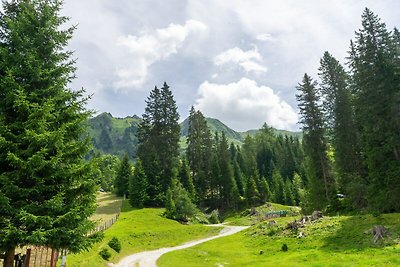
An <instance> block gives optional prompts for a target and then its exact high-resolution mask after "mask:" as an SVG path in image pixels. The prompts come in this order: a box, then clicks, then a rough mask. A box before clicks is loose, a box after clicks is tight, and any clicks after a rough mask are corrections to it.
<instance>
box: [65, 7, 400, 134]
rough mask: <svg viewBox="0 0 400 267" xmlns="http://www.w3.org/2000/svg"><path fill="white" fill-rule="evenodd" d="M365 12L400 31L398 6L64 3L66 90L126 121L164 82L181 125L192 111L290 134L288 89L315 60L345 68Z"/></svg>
mask: <svg viewBox="0 0 400 267" xmlns="http://www.w3.org/2000/svg"><path fill="white" fill-rule="evenodd" d="M365 7H368V8H370V9H371V10H372V11H373V12H374V13H375V14H377V15H378V16H379V17H380V18H381V19H382V21H383V22H385V23H386V25H387V27H388V28H389V29H392V28H393V27H395V26H400V1H398V0H380V1H376V0H330V1H326V0H324V1H316V0H307V1H305V0H280V1H272V0H241V1H239V0H168V1H167V0H158V1H156V0H140V1H139V0H118V1H116V0H113V1H112V0H84V1H78V0H64V9H63V11H62V14H63V15H66V16H69V17H70V21H69V22H68V23H70V24H73V25H77V29H76V31H75V34H74V36H73V38H72V40H71V41H70V43H69V46H68V49H70V50H72V51H74V57H75V58H76V59H77V72H76V75H77V78H76V79H75V80H74V81H73V83H72V84H71V87H72V88H73V89H80V88H82V87H83V88H85V90H86V91H87V93H88V94H91V95H92V99H91V100H90V101H89V104H88V108H90V109H94V110H95V111H97V112H98V113H101V112H110V113H111V114H112V115H113V116H114V117H125V116H132V115H138V116H141V115H142V114H143V112H144V108H145V105H146V102H145V100H146V99H147V97H148V95H149V93H150V91H151V90H152V89H153V88H154V86H158V87H161V86H162V85H163V83H164V82H167V83H168V85H169V86H170V88H171V90H172V92H173V94H174V98H175V100H176V102H177V106H178V111H179V113H180V115H181V120H183V119H185V118H186V117H187V116H188V113H189V110H190V108H191V106H194V107H195V108H196V109H198V110H201V111H202V113H203V114H204V115H205V116H207V117H213V118H217V119H219V120H221V121H222V122H224V123H225V124H227V125H228V126H229V127H231V128H233V129H234V130H237V131H245V130H249V129H257V128H260V127H261V126H262V125H263V123H264V122H266V123H267V124H268V125H270V126H273V127H275V128H279V129H286V130H298V129H299V124H298V123H297V122H298V115H297V113H298V111H297V103H296V97H295V95H296V85H297V84H298V83H299V82H300V81H301V79H302V77H303V75H304V73H306V72H307V73H308V74H310V75H311V76H313V77H314V78H317V73H318V65H319V60H320V58H321V57H322V55H323V53H324V51H329V52H330V53H331V54H333V55H334V56H335V57H336V58H337V59H338V60H339V61H341V62H342V63H345V61H346V60H345V58H346V56H347V51H348V48H349V43H350V39H352V38H354V32H355V31H356V30H357V29H359V28H360V27H361V14H362V12H363V10H364V9H365Z"/></svg>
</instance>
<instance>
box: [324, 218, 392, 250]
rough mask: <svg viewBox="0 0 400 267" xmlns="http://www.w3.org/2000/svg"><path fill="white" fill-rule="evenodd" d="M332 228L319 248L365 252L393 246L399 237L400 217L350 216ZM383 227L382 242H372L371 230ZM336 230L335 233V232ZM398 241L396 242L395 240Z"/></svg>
mask: <svg viewBox="0 0 400 267" xmlns="http://www.w3.org/2000/svg"><path fill="white" fill-rule="evenodd" d="M337 224H339V225H333V226H332V232H331V234H329V235H327V236H326V237H325V238H324V241H325V244H324V245H323V246H322V247H321V249H322V250H327V251H330V252H332V251H348V250H359V251H361V250H365V249H370V248H382V247H385V246H389V245H393V244H395V243H396V239H397V238H398V237H399V235H400V215H399V214H385V215H382V216H379V217H373V216H372V215H360V216H352V217H349V218H347V219H343V220H341V221H340V222H337ZM375 225H383V226H385V228H387V233H386V235H385V238H384V240H380V241H378V242H376V243H374V241H373V235H372V231H371V230H372V228H373V227H374V226H375ZM335 230H336V231H335ZM397 241H398V240H397Z"/></svg>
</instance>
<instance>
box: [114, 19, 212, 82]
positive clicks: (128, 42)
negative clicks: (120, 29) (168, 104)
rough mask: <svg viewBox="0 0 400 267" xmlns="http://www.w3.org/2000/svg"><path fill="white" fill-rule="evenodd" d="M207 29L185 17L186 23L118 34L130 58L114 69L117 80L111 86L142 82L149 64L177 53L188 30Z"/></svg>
mask: <svg viewBox="0 0 400 267" xmlns="http://www.w3.org/2000/svg"><path fill="white" fill-rule="evenodd" d="M206 29H207V27H206V25H205V24H204V23H202V22H200V21H196V20H188V21H187V22H186V23H185V25H179V24H170V25H169V26H168V27H167V28H163V29H157V30H156V31H155V32H153V33H151V34H143V35H141V36H132V35H127V36H121V37H119V38H118V44H119V45H120V47H121V49H126V55H127V57H129V58H130V61H129V64H128V65H125V66H122V67H119V68H118V69H117V71H116V75H117V77H118V80H117V81H116V82H114V86H115V87H116V88H127V87H138V86H140V85H142V84H143V83H144V82H145V80H146V77H147V75H148V69H149V67H150V66H151V65H152V64H154V63H155V62H157V61H159V60H162V59H165V58H167V57H168V56H170V55H172V54H176V53H178V49H179V48H180V47H181V46H182V45H183V43H184V41H185V40H186V39H187V37H188V36H189V35H190V34H191V33H194V32H201V31H205V30H206Z"/></svg>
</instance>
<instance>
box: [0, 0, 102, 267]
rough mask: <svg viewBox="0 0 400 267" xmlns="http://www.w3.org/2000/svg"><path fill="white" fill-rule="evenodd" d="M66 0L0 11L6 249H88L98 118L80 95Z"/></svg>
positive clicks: (0, 242) (0, 234) (1, 198)
mask: <svg viewBox="0 0 400 267" xmlns="http://www.w3.org/2000/svg"><path fill="white" fill-rule="evenodd" d="M61 7H62V1H58V0H46V1H45V0H32V1H23V0H16V1H9V2H5V1H4V2H3V10H4V13H1V14H0V95H1V96H0V99H1V100H0V218H1V219H0V252H5V255H6V258H5V262H4V266H7V267H11V266H13V257H14V250H15V248H16V247H17V246H24V245H28V244H29V245H39V246H40V245H43V246H48V247H52V248H55V249H68V250H69V251H71V252H77V251H80V250H83V249H87V248H88V247H89V246H90V244H92V243H93V241H94V240H93V238H91V237H89V236H88V235H87V233H88V232H89V231H91V230H92V229H93V227H94V223H93V222H91V221H90V220H89V217H90V216H91V214H92V213H93V212H94V211H95V201H96V198H95V193H96V186H95V181H94V180H93V179H92V177H93V175H92V171H91V167H90V165H89V163H88V162H86V161H85V160H84V156H85V155H86V154H87V153H88V152H89V148H90V145H89V141H88V140H89V139H87V138H83V137H84V136H85V133H86V128H85V127H84V125H85V122H86V121H87V119H88V117H89V115H90V113H89V112H88V111H87V110H86V109H85V105H86V99H85V98H83V94H84V91H77V92H76V91H72V90H71V89H68V87H67V86H68V84H69V82H70V81H71V80H72V78H73V77H74V71H75V67H74V60H72V59H71V56H72V52H69V51H65V50H64V48H65V47H66V45H67V42H68V41H69V39H70V38H71V37H72V34H73V30H74V29H73V28H66V27H65V26H64V23H65V22H67V21H68V18H66V17H62V16H60V9H61Z"/></svg>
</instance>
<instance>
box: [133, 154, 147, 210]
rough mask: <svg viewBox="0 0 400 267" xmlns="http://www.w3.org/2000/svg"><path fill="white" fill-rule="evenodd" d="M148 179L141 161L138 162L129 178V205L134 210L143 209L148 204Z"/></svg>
mask: <svg viewBox="0 0 400 267" xmlns="http://www.w3.org/2000/svg"><path fill="white" fill-rule="evenodd" d="M147 187H148V184H147V177H146V174H145V172H144V169H143V166H142V162H141V160H140V159H137V160H136V163H135V169H134V171H133V174H132V175H131V176H130V178H129V203H130V204H131V206H132V207H134V208H143V207H144V203H146V201H147V198H148V195H147Z"/></svg>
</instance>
